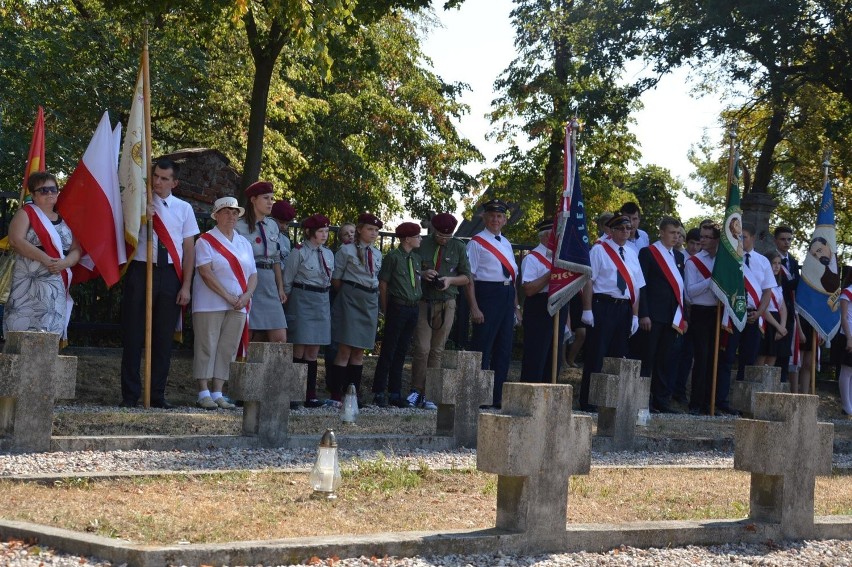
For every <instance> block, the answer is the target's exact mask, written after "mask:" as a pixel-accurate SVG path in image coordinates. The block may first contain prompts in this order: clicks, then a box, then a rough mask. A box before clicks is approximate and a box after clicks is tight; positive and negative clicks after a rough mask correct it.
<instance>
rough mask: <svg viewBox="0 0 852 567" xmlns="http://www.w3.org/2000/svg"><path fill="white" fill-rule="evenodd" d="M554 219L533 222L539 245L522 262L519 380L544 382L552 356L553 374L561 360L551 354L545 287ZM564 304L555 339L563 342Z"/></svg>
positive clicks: (549, 321)
mask: <svg viewBox="0 0 852 567" xmlns="http://www.w3.org/2000/svg"><path fill="white" fill-rule="evenodd" d="M552 229H553V223H552V222H550V221H549V220H544V221H541V222H539V223H538V224H537V225H536V230H537V231H538V240H539V245H538V246H536V247H535V248H534V249H533V250H531V251H530V253H529V254H527V255H526V257H525V258H524V260H523V262H521V284H522V285H521V287H522V288H523V290H524V295H525V296H526V299H525V300H524V322H523V327H524V353H523V359H522V362H521V382H547V383H549V382H550V380H551V374H552V372H553V359H554V358H555V359H556V374H557V375H558V374H559V369H560V367H561V363H562V357H561V356H556V357H554V356H553V321H552V319H553V318H552V317H551V316H550V313H549V312H548V310H547V302H548V288H549V286H550V280H551V274H552V271H553V252H552V250H551V249H550V248H549V247H548V242H549V241H550V233H551V231H552ZM567 319H568V307H567V304H566V305H563V306H562V307H561V308H560V309H559V321H558V325H559V326H558V342H557V343H556V344H557V346H558V345H561V344H562V337H563V335H564V329H565V322H566V321H567Z"/></svg>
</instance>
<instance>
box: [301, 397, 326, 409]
mask: <svg viewBox="0 0 852 567" xmlns="http://www.w3.org/2000/svg"><path fill="white" fill-rule="evenodd" d="M322 405H323V403H322V402H321V401H319V400H318V399H316V398H311V399H310V400H305V407H306V408H319V407H322Z"/></svg>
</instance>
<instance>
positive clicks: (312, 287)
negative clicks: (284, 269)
mask: <svg viewBox="0 0 852 567" xmlns="http://www.w3.org/2000/svg"><path fill="white" fill-rule="evenodd" d="M293 287H295V288H297V289H303V290H305V291H315V292H317V293H328V288H327V287H319V286H315V285H308V284H301V283H297V282H293Z"/></svg>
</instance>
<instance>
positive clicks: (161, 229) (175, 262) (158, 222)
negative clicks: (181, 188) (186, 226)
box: [153, 197, 186, 343]
mask: <svg viewBox="0 0 852 567" xmlns="http://www.w3.org/2000/svg"><path fill="white" fill-rule="evenodd" d="M153 201H154V213H155V214H154V219H153V224H154V232H155V233H156V234H157V239H159V241H160V244H162V245H163V246H164V247H165V249H166V252H168V253H169V257H170V258H171V259H172V266H174V268H175V273H176V274H177V278H178V283H179V284H180V285H183V264H181V258H180V255H179V254H178V249H177V245H176V244H175V242H174V241H173V240H172V235H171V234H169V231H168V229H167V228H166V223H165V222H164V221H163V218H167V219H169V221H170V222H177V219H175V218H174V215H172V212H171V210H170V209H169V206H168V205H167V204H166V200H165V199H163V198H162V197H160V198H159V199H154V200H153ZM185 313H186V305H181V306H180V317H178V320H177V323H175V340H176V341H178V342H181V343H182V342H183V317H184V314H185Z"/></svg>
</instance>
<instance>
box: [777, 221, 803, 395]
mask: <svg viewBox="0 0 852 567" xmlns="http://www.w3.org/2000/svg"><path fill="white" fill-rule="evenodd" d="M774 236H775V248H777V249H778V253H779V254H781V272H782V273H783V274H784V283H783V284H782V285H781V287H782V290H783V291H784V303H785V304H786V306H787V313H788V316H787V336H786V337H785V338H784V339H782V341H783V343H784V344H783V345H779V346H781V348H782V349H783V351H782V352H781V353H779V356H777V358H776V359H775V366H778V367H780V368H781V381H782V382H786V381H787V378H788V374H789V369H790V354H791V353H792V350H791V347H792V341H793V340H794V337H793V327H794V325H795V319H796V318H795V317H794V316H793V314H794V313H795V312H796V311H795V307H796V306H795V291H796V286H797V285H799V273H800V270H801V266H800V265H799V262H798V261H797V260H796V258H794V257H793V255H792V254H790V246H791V245H792V244H793V229H792V228H790V227H789V226H778V227H776V228H775V232H774Z"/></svg>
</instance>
